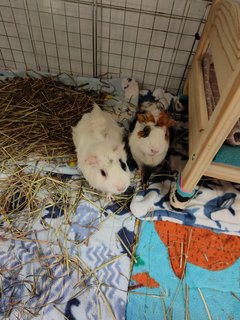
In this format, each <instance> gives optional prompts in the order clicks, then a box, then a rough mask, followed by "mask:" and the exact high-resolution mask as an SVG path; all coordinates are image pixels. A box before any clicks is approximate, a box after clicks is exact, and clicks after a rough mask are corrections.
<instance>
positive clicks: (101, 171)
mask: <svg viewBox="0 0 240 320" xmlns="http://www.w3.org/2000/svg"><path fill="white" fill-rule="evenodd" d="M122 132H123V131H122V128H120V127H119V125H118V124H117V122H115V121H114V120H113V119H112V118H111V116H110V114H108V113H107V112H104V111H102V110H101V109H100V108H99V107H98V106H97V105H94V108H93V110H92V111H91V112H90V113H86V114H84V115H83V117H82V119H81V120H80V121H79V122H78V124H77V125H76V127H73V128H72V136H73V142H74V145H75V148H76V153H77V160H78V167H79V169H80V170H81V172H82V173H83V176H84V177H85V179H86V180H87V181H88V183H89V184H90V186H91V187H93V188H95V189H97V190H99V191H102V192H105V193H107V198H108V199H109V200H110V199H111V198H112V194H119V193H122V192H124V191H125V190H126V189H127V188H128V186H129V184H130V172H129V169H128V166H127V164H126V152H125V149H124V144H123V143H122V139H123V136H122V135H123V133H122Z"/></svg>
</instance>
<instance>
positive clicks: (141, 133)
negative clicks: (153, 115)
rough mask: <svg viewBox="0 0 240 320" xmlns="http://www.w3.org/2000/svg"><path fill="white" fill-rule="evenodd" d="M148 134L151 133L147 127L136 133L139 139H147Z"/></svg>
mask: <svg viewBox="0 0 240 320" xmlns="http://www.w3.org/2000/svg"><path fill="white" fill-rule="evenodd" d="M150 132H151V128H150V127H149V126H146V127H144V128H143V130H142V131H139V132H138V135H139V136H140V137H141V138H147V137H148V136H149V134H150Z"/></svg>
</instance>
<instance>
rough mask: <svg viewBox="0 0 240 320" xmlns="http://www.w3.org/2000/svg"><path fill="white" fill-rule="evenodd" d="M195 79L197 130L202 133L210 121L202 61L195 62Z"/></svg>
mask: <svg viewBox="0 0 240 320" xmlns="http://www.w3.org/2000/svg"><path fill="white" fill-rule="evenodd" d="M193 79H194V80H193V81H194V83H195V92H194V95H195V96H196V97H197V99H196V101H195V103H196V106H195V108H196V113H197V119H198V121H197V131H198V133H200V132H201V131H202V130H204V129H205V127H206V125H207V123H208V113H207V103H206V98H205V89H204V83H203V72H202V66H201V62H200V61H197V60H195V62H194V64H193Z"/></svg>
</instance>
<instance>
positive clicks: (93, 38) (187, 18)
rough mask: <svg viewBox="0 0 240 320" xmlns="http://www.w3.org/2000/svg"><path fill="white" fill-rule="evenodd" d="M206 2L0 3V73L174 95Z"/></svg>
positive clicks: (9, 0)
mask: <svg viewBox="0 0 240 320" xmlns="http://www.w3.org/2000/svg"><path fill="white" fill-rule="evenodd" d="M210 4H211V1H203V0H178V1H177V0H169V1H165V0H148V1H144V0H122V1H119V0H85V1H84V0H78V1H77V0H76V1H74V0H72V1H70V0H68V1H63V0H1V2H0V68H6V69H10V70H16V69H17V70H28V69H33V70H36V71H46V72H50V73H61V72H66V73H69V74H72V75H80V76H86V77H100V78H111V77H112V78H113V77H133V78H135V79H136V80H137V81H138V82H139V83H140V86H141V88H143V89H144V88H147V89H154V88H156V87H162V88H164V89H165V90H167V91H169V92H171V93H173V94H176V93H178V92H179V91H181V88H182V85H183V82H184V79H185V77H186V74H187V71H188V69H189V66H190V65H191V58H192V56H193V55H194V53H195V50H196V46H197V42H198V40H197V39H198V38H197V37H196V36H195V35H196V34H201V31H202V28H203V26H204V23H205V21H206V18H207V15H208V11H209V7H210Z"/></svg>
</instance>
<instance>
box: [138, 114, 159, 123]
mask: <svg viewBox="0 0 240 320" xmlns="http://www.w3.org/2000/svg"><path fill="white" fill-rule="evenodd" d="M137 119H138V121H139V122H140V123H143V122H145V123H148V122H153V123H155V119H154V116H153V115H152V114H151V113H150V112H146V113H138V114H137Z"/></svg>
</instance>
